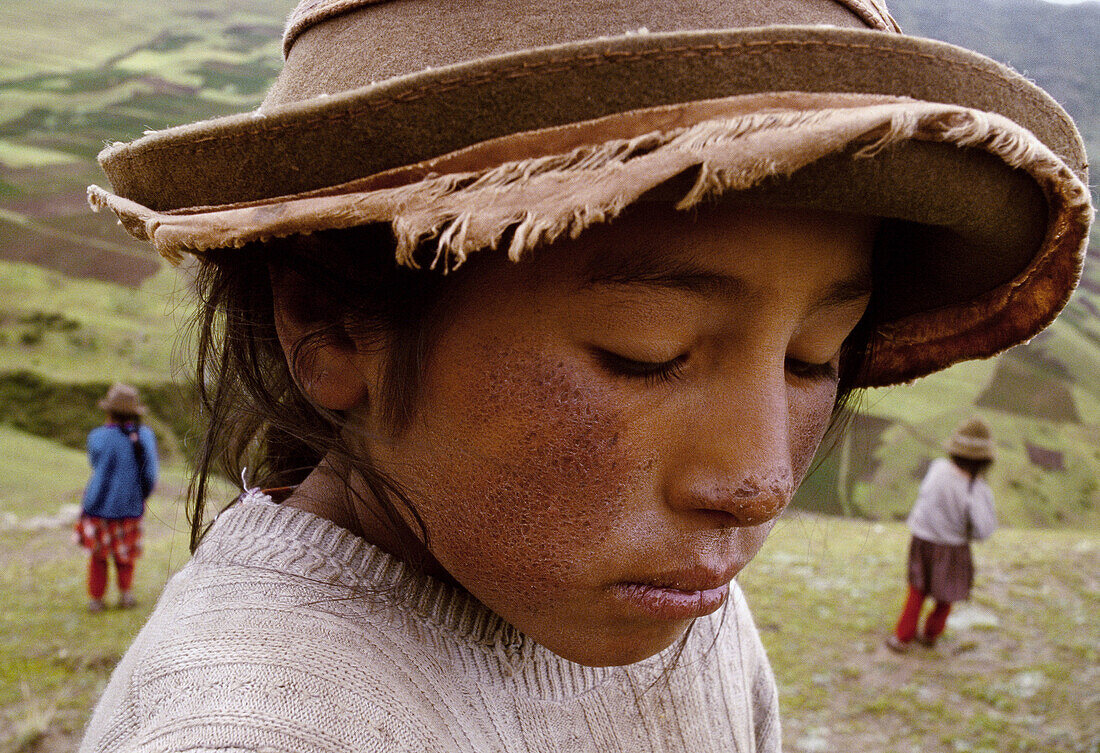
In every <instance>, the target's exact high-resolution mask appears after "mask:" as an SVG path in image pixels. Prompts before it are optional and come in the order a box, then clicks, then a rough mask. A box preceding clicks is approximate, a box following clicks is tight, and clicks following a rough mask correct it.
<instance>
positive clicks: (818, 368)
mask: <svg viewBox="0 0 1100 753" xmlns="http://www.w3.org/2000/svg"><path fill="white" fill-rule="evenodd" d="M783 367H784V368H785V369H786V370H787V371H788V372H790V373H791V374H793V375H794V376H795V377H797V378H798V379H805V380H808V381H814V382H816V381H829V382H836V381H838V380H839V379H840V371H839V369H838V368H837V365H836V364H835V363H834V362H832V361H829V362H827V363H807V362H805V361H799V360H798V359H795V358H788V359H787V360H786V361H784V363H783Z"/></svg>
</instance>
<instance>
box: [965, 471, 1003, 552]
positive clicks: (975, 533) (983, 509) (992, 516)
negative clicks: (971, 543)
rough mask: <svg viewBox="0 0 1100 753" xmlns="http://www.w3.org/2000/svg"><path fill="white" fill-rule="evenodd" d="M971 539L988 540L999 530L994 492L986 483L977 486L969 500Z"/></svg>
mask: <svg viewBox="0 0 1100 753" xmlns="http://www.w3.org/2000/svg"><path fill="white" fill-rule="evenodd" d="M968 514H969V516H970V538H972V539H974V540H975V541H982V540H983V539H988V538H989V537H990V536H992V535H993V531H995V530H996V529H997V510H996V508H995V507H994V506H993V491H992V490H991V489H990V488H989V487H988V486H987V485H986V484H984V483H981V484H975V488H974V493H973V494H972V495H971V497H970V500H969V510H968Z"/></svg>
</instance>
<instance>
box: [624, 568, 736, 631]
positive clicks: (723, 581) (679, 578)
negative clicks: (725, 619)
mask: <svg viewBox="0 0 1100 753" xmlns="http://www.w3.org/2000/svg"><path fill="white" fill-rule="evenodd" d="M738 569H739V568H731V569H728V570H724V571H715V570H711V569H709V568H705V567H695V568H690V569H686V570H678V571H674V572H669V573H665V574H662V575H658V576H655V577H653V578H647V579H646V580H645V582H622V583H616V584H615V585H614V586H612V588H611V592H612V594H613V595H614V596H615V597H616V598H617V599H619V600H621V601H622V602H624V603H625V604H626V605H627V606H628V608H630V609H633V610H637V611H639V612H641V613H642V614H645V615H648V616H650V617H654V618H657V619H660V620H689V619H695V618H698V617H704V616H706V615H708V614H711V613H712V612H714V611H715V610H717V609H718V608H719V607H721V606H722V604H724V603H725V601H726V598H727V597H728V596H729V582H730V581H731V580H732V579H733V576H734V575H736V574H737V570H738Z"/></svg>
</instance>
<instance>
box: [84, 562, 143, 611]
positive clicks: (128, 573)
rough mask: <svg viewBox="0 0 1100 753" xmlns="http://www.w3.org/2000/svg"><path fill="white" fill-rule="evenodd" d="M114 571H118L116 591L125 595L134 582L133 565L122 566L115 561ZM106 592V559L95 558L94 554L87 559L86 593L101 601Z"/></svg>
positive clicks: (129, 563)
mask: <svg viewBox="0 0 1100 753" xmlns="http://www.w3.org/2000/svg"><path fill="white" fill-rule="evenodd" d="M115 570H117V571H118V590H119V592H120V593H126V592H127V591H129V590H130V584H131V583H133V581H134V563H133V562H128V563H126V564H123V563H121V562H119V561H118V560H115ZM106 591H107V558H106V557H96V556H95V555H94V554H93V555H92V556H91V557H90V558H89V559H88V593H89V594H91V597H92V598H93V599H96V600H97V601H99V600H102V599H103V594H104V593H106Z"/></svg>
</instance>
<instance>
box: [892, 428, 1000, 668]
mask: <svg viewBox="0 0 1100 753" xmlns="http://www.w3.org/2000/svg"><path fill="white" fill-rule="evenodd" d="M944 447H945V449H946V450H947V454H948V458H950V459H947V458H938V459H936V460H933V461H932V465H931V466H930V467H929V468H928V473H927V474H925V476H924V480H923V481H922V482H921V485H920V493H919V494H918V495H917V503H916V504H915V505H913V511H912V512H911V513H909V520H908V521H907V522H908V524H909V530H910V531H912V533H913V538H912V541H910V543H909V595H908V596H907V597H906V601H905V607H904V608H903V609H902V612H901V617H899V618H898V624H897V627H896V628H895V629H894V634H893V635H891V636H890V637H888V638H887V639H886V645H887V646H888V647H889V648H890V649H891V650H892V651H896V652H898V653H904V652H905V651H907V650H908V648H909V644H910V642H911V641H913V639H917V640H918V641H919V642H920V643H921V644H923V645H925V646H928V647H929V648H931V647H932V646H934V645H936V639H938V638H939V637H940V635H942V634H943V631H944V628H946V627H947V616H948V615H949V614H950V613H951V604H952V603H953V602H956V601H965V600H966V599H968V598H970V587H971V585H973V583H974V565H973V562H972V560H971V558H970V542H971V541H972V540H973V541H981V540H982V539H987V538H989V537H990V536H992V535H993V531H994V529H996V527H997V511H996V510H995V509H994V507H993V492H992V490H991V489H990V488H989V484H987V483H986V482H985V479H984V478H983V476H984V475H985V472H986V470H988V469H989V466H990V465H992V463H993V435H992V434H991V432H990V431H989V425H988V424H986V422H985V421H983V420H982V419H980V418H972V419H970V420H969V421H965V422H964V423H963V424H961V425H960V426H959V427H958V429H956V430H955V433H954V434H952V435H951V438H950V439H949V440H948V441H947V442H946V443H945V445H944ZM928 597H931V598H932V600H933V601H934V602H935V606H934V607H933V608H932V611H931V612H929V613H928V617H927V618H925V621H924V630H923V631H921V633H920V635H919V636H918V635H917V623H918V622H919V621H920V613H921V607H922V606H923V605H924V600H925V599H926V598H928Z"/></svg>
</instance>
